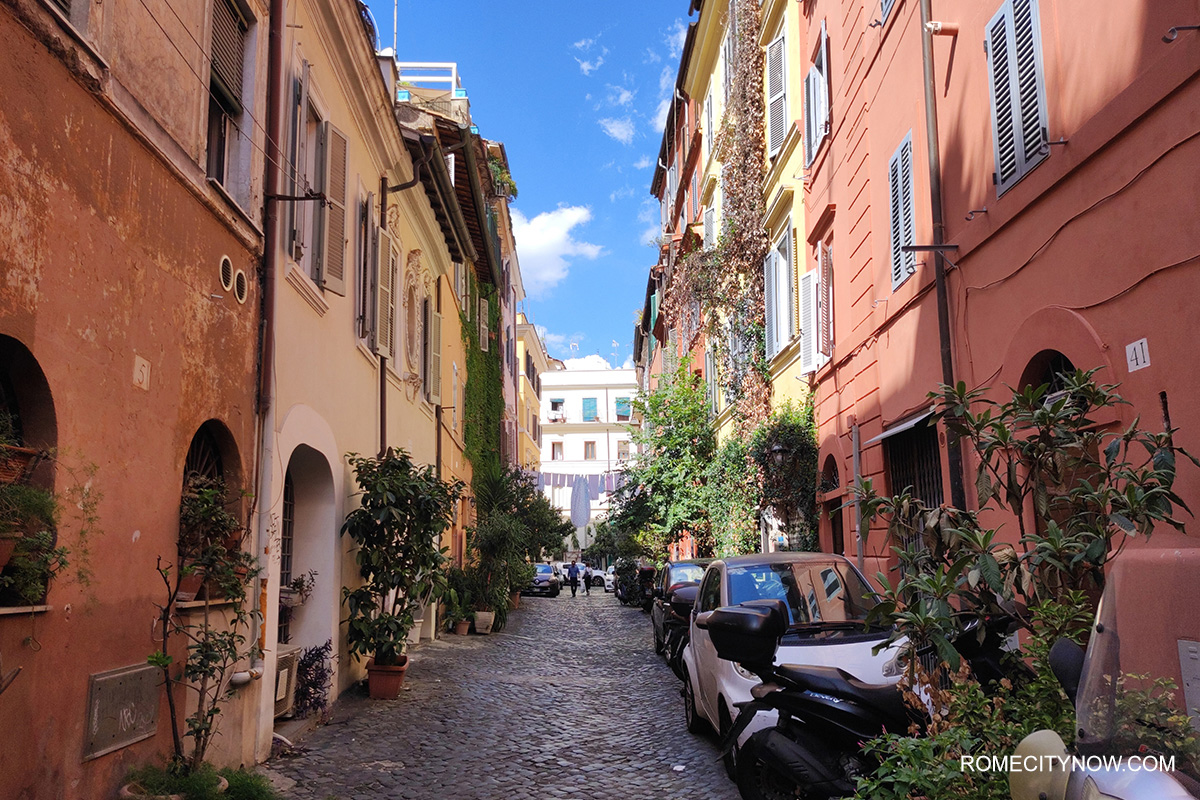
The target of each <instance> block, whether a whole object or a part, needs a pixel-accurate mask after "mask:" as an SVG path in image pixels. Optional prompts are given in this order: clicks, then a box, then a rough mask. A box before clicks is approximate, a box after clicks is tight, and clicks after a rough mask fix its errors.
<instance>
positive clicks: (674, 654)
mask: <svg viewBox="0 0 1200 800" xmlns="http://www.w3.org/2000/svg"><path fill="white" fill-rule="evenodd" d="M687 642H688V640H687V636H686V635H685V634H683V633H679V634H676V635H675V638H674V639H673V640H672V641H671V654H670V656H669V657H668V658H667V663H668V664H670V665H671V671H673V672H674V673H675V677H676V678H679V679H680V680H684V677H683V648H685V647H687Z"/></svg>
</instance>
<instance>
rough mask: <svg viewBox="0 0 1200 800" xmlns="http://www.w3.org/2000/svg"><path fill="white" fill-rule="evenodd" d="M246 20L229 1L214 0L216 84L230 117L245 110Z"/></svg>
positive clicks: (212, 51)
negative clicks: (243, 93)
mask: <svg viewBox="0 0 1200 800" xmlns="http://www.w3.org/2000/svg"><path fill="white" fill-rule="evenodd" d="M248 27H249V26H247V24H246V21H245V20H244V19H242V15H241V13H240V12H239V11H238V10H237V8H235V7H234V5H233V3H231V2H229V0H213V24H212V48H211V50H210V54H211V56H212V86H213V90H214V93H215V94H216V97H217V102H218V103H220V104H221V107H222V108H224V109H225V110H226V111H227V112H228V113H229V115H230V116H234V117H236V116H239V115H240V114H241V113H242V81H243V65H244V64H245V60H246V53H245V50H246V42H245V34H246V29H247V28H248Z"/></svg>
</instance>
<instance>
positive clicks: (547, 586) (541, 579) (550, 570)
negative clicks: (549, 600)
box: [521, 564, 562, 597]
mask: <svg viewBox="0 0 1200 800" xmlns="http://www.w3.org/2000/svg"><path fill="white" fill-rule="evenodd" d="M533 566H534V569H536V570H537V572H535V573H534V574H533V580H532V581H531V582H530V584H529V586H528V587H527V588H526V589H525V591H523V592H521V594H544V595H546V596H548V597H558V593H559V592H560V591H561V590H562V585H561V584H560V583H559V581H558V576H557V575H555V574H554V567H552V566H551V565H549V564H534V565H533Z"/></svg>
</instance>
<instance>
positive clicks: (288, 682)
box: [275, 644, 300, 717]
mask: <svg viewBox="0 0 1200 800" xmlns="http://www.w3.org/2000/svg"><path fill="white" fill-rule="evenodd" d="M299 660H300V648H299V647H293V646H292V645H288V644H281V645H279V650H278V652H277V654H276V656H275V716H276V717H282V716H284V715H285V714H290V713H292V706H293V705H294V704H295V702H296V662H297V661H299Z"/></svg>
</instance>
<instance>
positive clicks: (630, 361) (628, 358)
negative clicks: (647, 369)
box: [621, 356, 633, 369]
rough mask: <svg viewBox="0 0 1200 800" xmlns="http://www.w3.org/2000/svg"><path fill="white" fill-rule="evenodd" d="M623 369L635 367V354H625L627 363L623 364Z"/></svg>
mask: <svg viewBox="0 0 1200 800" xmlns="http://www.w3.org/2000/svg"><path fill="white" fill-rule="evenodd" d="M621 369H633V356H625V363H624V364H622V365H621Z"/></svg>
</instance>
